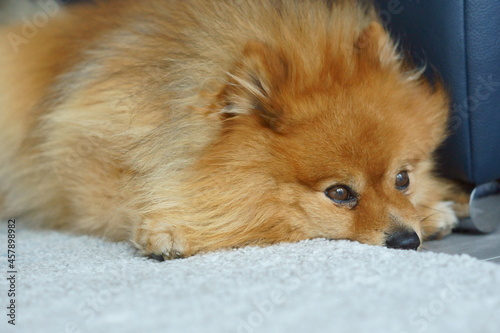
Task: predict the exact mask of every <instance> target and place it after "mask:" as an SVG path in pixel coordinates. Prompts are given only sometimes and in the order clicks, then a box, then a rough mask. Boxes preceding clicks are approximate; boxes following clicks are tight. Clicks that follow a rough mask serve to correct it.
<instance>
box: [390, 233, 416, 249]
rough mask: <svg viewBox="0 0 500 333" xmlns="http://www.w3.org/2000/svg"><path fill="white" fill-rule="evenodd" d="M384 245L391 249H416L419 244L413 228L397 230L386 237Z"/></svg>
mask: <svg viewBox="0 0 500 333" xmlns="http://www.w3.org/2000/svg"><path fill="white" fill-rule="evenodd" d="M385 246H387V247H388V248H391V249H402V250H416V249H418V247H419V246H420V238H418V235H417V233H416V232H415V231H413V230H399V231H396V232H394V233H393V234H392V235H390V236H389V237H388V238H387V240H386V241H385Z"/></svg>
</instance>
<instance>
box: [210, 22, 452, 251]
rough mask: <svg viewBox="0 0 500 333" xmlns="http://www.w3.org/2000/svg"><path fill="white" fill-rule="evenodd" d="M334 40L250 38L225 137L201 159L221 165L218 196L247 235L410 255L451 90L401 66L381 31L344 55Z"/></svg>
mask: <svg viewBox="0 0 500 333" xmlns="http://www.w3.org/2000/svg"><path fill="white" fill-rule="evenodd" d="M334 43H335V41H331V42H330V43H328V42H325V44H324V46H323V48H322V49H321V51H318V49H317V48H316V49H310V50H308V49H297V48H296V49H291V48H288V49H286V48H281V49H278V48H275V47H271V46H268V45H266V44H263V43H260V42H250V43H249V44H248V45H247V47H246V49H245V52H244V54H243V57H242V60H241V62H240V63H239V65H238V66H237V68H236V69H235V70H234V71H233V72H232V73H231V75H230V80H231V84H229V85H228V86H227V87H226V89H225V90H224V92H223V93H222V94H221V95H220V100H221V101H222V102H221V103H222V104H221V106H220V109H222V110H223V112H222V114H221V117H222V118H223V121H222V136H221V139H220V140H219V141H218V143H217V144H216V145H215V147H214V148H213V150H212V153H211V156H212V159H209V161H210V162H206V163H211V165H212V167H213V170H214V174H219V175H220V173H218V172H217V171H215V169H216V168H218V167H219V166H221V165H224V166H225V167H224V169H225V171H224V172H226V175H227V176H226V178H225V179H224V184H227V188H226V190H225V191H226V192H224V193H226V194H221V195H220V196H221V197H224V196H226V197H230V196H234V195H235V194H236V193H238V194H237V195H238V196H239V197H238V198H234V197H232V198H231V199H227V200H226V201H228V200H232V201H235V200H236V201H237V204H238V205H239V206H241V207H245V209H246V210H247V211H251V213H250V215H249V216H250V217H249V219H250V221H246V222H244V223H246V224H245V226H243V227H241V229H242V230H243V229H244V230H246V231H249V230H251V231H253V233H251V234H252V235H254V237H262V238H266V237H267V236H265V235H264V234H265V233H266V232H267V233H273V235H274V236H273V237H274V238H273V239H275V240H283V241H287V240H295V239H294V237H296V238H313V237H325V238H331V239H350V240H355V241H359V242H362V243H367V244H374V245H387V246H389V247H396V248H417V247H418V246H419V245H420V238H421V233H422V232H421V227H420V222H421V220H422V218H423V216H421V215H420V214H419V212H418V210H417V207H418V205H419V204H421V202H423V201H425V200H427V199H428V198H426V196H432V195H433V194H432V191H431V190H430V189H431V188H432V182H433V178H432V175H431V174H430V168H431V166H432V163H431V160H432V153H433V151H434V150H435V149H436V148H437V146H438V145H439V144H440V143H441V141H442V140H443V139H444V136H445V128H446V120H447V114H448V111H447V109H448V101H447V97H446V94H445V93H444V90H443V89H442V88H441V87H440V86H439V85H434V86H432V85H430V84H429V83H427V82H425V81H424V80H423V79H421V78H419V77H418V75H415V72H410V71H409V70H408V69H407V68H408V66H406V65H405V64H404V63H403V62H402V61H401V60H400V58H399V56H398V54H397V53H396V51H395V50H394V47H393V44H392V43H391V42H390V40H389V37H388V36H387V33H386V32H385V31H384V29H383V28H382V27H381V25H380V24H379V23H376V22H374V23H372V24H370V25H369V26H368V27H367V28H366V29H365V30H364V31H363V32H361V33H360V34H358V36H357V37H356V38H355V39H354V40H353V43H352V45H351V46H350V47H348V46H346V45H344V49H343V50H342V51H341V52H339V51H338V50H337V49H336V48H338V47H337V46H336V45H334ZM315 52H316V53H317V54H314V53H315ZM412 75H415V77H412ZM214 156H215V157H214ZM207 161H208V160H207ZM219 177H220V176H219ZM228 188H230V189H231V190H229V189H228ZM236 188H240V189H243V191H244V194H242V193H241V192H238V191H237V190H236ZM221 193H223V192H221ZM221 200H222V199H221ZM226 208H227V206H226ZM266 210H267V211H266ZM239 212H240V213H241V215H244V213H242V212H241V211H239ZM266 212H267V213H266ZM252 216H253V218H254V219H255V220H258V221H260V222H254V221H252V220H251V219H252ZM235 218H236V219H237V218H238V217H237V216H235ZM241 218H242V219H243V220H245V219H244V218H243V217H241ZM266 221H267V222H266ZM269 221H270V222H269ZM253 223H255V224H253ZM266 223H267V224H266ZM270 223H271V224H273V225H270ZM279 224H281V225H283V224H286V225H287V226H288V227H287V228H285V229H283V228H281V229H279V231H273V230H275V229H276V228H277V227H276V225H279ZM259 232H260V233H259Z"/></svg>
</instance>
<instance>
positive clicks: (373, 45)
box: [355, 21, 401, 66]
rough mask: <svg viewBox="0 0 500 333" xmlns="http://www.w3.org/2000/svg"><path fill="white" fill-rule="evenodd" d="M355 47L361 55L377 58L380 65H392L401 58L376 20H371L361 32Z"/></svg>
mask: <svg viewBox="0 0 500 333" xmlns="http://www.w3.org/2000/svg"><path fill="white" fill-rule="evenodd" d="M355 47H356V49H357V50H358V51H359V52H360V54H361V55H364V56H371V57H373V58H375V59H377V60H378V61H379V62H380V64H381V65H382V66H394V64H395V63H398V62H399V60H400V58H401V57H400V55H399V53H398V52H397V47H396V45H395V44H394V43H393V42H392V40H391V38H390V37H389V34H388V33H387V31H386V30H385V29H384V27H383V26H382V25H381V24H380V23H379V22H377V21H372V22H371V23H370V24H369V25H368V26H367V27H366V28H365V29H364V30H363V31H362V32H361V34H360V35H359V37H358V39H357V41H356V43H355Z"/></svg>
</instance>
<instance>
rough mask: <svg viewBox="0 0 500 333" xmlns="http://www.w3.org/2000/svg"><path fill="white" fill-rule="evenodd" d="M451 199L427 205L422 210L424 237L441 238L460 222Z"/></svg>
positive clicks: (428, 238) (427, 238) (430, 238)
mask: <svg viewBox="0 0 500 333" xmlns="http://www.w3.org/2000/svg"><path fill="white" fill-rule="evenodd" d="M453 205H454V203H453V202H451V201H441V202H438V203H436V204H435V205H433V206H429V207H425V209H424V210H423V211H422V212H421V214H422V216H423V219H422V222H421V226H422V232H423V236H424V239H426V240H432V239H441V238H443V237H445V236H447V235H449V234H450V233H451V231H452V230H453V228H455V227H456V226H457V224H458V218H457V215H456V213H455V210H454V209H453Z"/></svg>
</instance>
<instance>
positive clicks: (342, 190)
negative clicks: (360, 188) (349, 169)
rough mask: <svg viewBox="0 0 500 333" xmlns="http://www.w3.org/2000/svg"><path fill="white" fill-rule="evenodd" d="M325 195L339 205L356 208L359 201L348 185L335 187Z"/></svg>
mask: <svg viewBox="0 0 500 333" xmlns="http://www.w3.org/2000/svg"><path fill="white" fill-rule="evenodd" d="M325 195H326V196H327V197H328V198H329V199H330V200H332V201H333V202H335V203H336V204H339V205H347V206H349V207H354V206H355V205H356V203H357V201H358V199H357V197H356V195H355V194H354V192H353V191H352V190H351V189H350V188H349V186H346V185H335V186H332V187H329V188H328V189H327V190H326V191H325Z"/></svg>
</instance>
